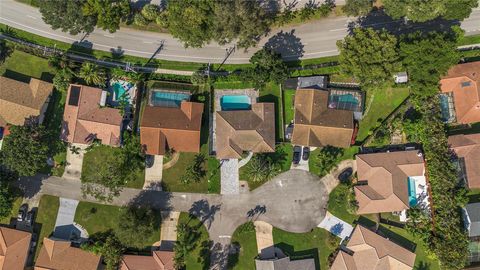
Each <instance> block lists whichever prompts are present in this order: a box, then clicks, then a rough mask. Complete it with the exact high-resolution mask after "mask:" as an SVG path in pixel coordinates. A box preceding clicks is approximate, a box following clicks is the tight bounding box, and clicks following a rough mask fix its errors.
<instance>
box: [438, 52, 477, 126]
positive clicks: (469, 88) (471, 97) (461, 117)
mask: <svg viewBox="0 0 480 270" xmlns="http://www.w3.org/2000/svg"><path fill="white" fill-rule="evenodd" d="M440 89H441V91H442V92H443V93H453V102H454V106H455V113H456V115H457V122H458V123H462V124H469V123H474V122H480V61H478V62H472V63H466V64H459V65H456V66H454V67H452V68H451V69H450V70H449V71H448V74H447V75H446V76H445V77H443V78H442V80H440Z"/></svg>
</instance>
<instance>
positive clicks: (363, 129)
mask: <svg viewBox="0 0 480 270" xmlns="http://www.w3.org/2000/svg"><path fill="white" fill-rule="evenodd" d="M408 95H409V90H408V88H391V87H389V88H386V89H375V90H371V91H367V95H366V96H367V98H366V101H365V110H366V109H368V104H369V103H370V100H371V99H372V98H373V101H372V103H371V106H370V110H369V111H368V112H367V114H366V115H364V116H363V119H362V120H361V121H360V128H359V130H358V134H357V139H356V140H357V141H360V142H361V141H363V140H365V138H367V137H368V135H370V132H371V131H373V130H374V129H375V128H376V127H378V126H379V125H380V123H381V121H383V120H384V119H385V118H386V117H387V116H388V115H390V113H392V112H393V111H394V110H395V109H396V108H397V107H398V106H399V105H400V104H401V103H402V102H403V101H404V100H405V99H406V98H407V97H408Z"/></svg>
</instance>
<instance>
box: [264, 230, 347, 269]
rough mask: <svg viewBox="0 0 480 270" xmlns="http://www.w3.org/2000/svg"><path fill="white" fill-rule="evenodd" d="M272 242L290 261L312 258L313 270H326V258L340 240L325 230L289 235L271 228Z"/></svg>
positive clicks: (289, 233)
mask: <svg viewBox="0 0 480 270" xmlns="http://www.w3.org/2000/svg"><path fill="white" fill-rule="evenodd" d="M273 242H274V244H275V246H276V247H278V248H280V249H281V250H282V251H283V252H284V253H285V255H287V256H289V257H290V259H292V260H297V259H307V258H313V259H314V260H315V269H317V270H319V269H322V270H323V269H328V256H330V254H331V253H332V252H334V251H335V249H336V248H337V247H338V245H339V244H340V238H338V237H336V236H334V235H332V234H331V233H330V232H328V231H327V230H325V229H321V228H315V229H313V230H312V231H310V232H307V233H291V232H287V231H283V230H280V229H278V228H275V227H274V228H273Z"/></svg>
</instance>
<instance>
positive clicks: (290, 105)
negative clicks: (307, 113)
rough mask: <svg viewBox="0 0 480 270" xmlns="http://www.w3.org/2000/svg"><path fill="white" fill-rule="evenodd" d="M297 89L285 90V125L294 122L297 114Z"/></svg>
mask: <svg viewBox="0 0 480 270" xmlns="http://www.w3.org/2000/svg"><path fill="white" fill-rule="evenodd" d="M294 101H295V90H292V89H286V90H283V110H284V112H285V113H284V118H285V125H288V124H290V123H291V122H293V120H294V119H293V117H294V116H295V107H294Z"/></svg>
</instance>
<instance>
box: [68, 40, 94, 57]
mask: <svg viewBox="0 0 480 270" xmlns="http://www.w3.org/2000/svg"><path fill="white" fill-rule="evenodd" d="M67 53H75V54H83V55H86V56H93V55H94V54H93V43H92V42H90V41H88V40H85V39H83V40H81V41H75V42H73V43H72V46H70V48H68V50H67Z"/></svg>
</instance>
